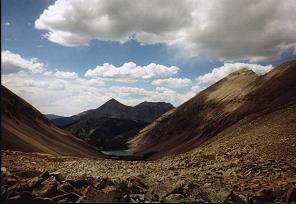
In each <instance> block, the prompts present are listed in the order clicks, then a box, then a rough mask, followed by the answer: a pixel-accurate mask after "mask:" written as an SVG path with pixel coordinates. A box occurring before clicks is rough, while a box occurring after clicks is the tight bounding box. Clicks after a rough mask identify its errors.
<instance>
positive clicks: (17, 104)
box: [1, 86, 102, 157]
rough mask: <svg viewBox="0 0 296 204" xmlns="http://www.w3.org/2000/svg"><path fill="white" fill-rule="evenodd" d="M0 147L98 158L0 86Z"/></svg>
mask: <svg viewBox="0 0 296 204" xmlns="http://www.w3.org/2000/svg"><path fill="white" fill-rule="evenodd" d="M1 94H2V95H1V96H2V97H1V99H2V100H1V108H2V118H1V133H2V134H1V135H2V136H1V148H2V149H4V150H5V149H9V150H17V151H24V152H41V153H49V154H52V155H56V156H61V155H68V156H78V157H102V155H101V154H100V153H99V152H98V151H96V149H95V148H93V147H92V146H91V145H89V144H87V143H85V142H84V141H83V140H81V139H78V138H76V137H74V136H73V135H71V134H69V133H68V132H65V131H63V130H61V129H59V128H58V127H56V126H55V125H53V124H52V123H51V122H50V121H49V120H48V119H47V118H46V117H45V116H44V115H43V114H42V113H40V112H39V111H38V110H37V109H36V108H34V107H33V106H31V105H30V104H29V103H27V102H26V101H25V100H23V99H21V98H20V97H18V96H17V95H15V94H14V93H12V92H11V91H10V90H8V89H7V88H6V87H4V86H1Z"/></svg>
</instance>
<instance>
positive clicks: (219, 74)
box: [196, 63, 273, 84]
mask: <svg viewBox="0 0 296 204" xmlns="http://www.w3.org/2000/svg"><path fill="white" fill-rule="evenodd" d="M243 68H246V69H249V70H252V71H254V72H255V73H256V74H258V75H262V74H265V73H267V72H269V71H270V70H271V69H273V66H272V65H267V66H262V65H259V64H246V63H224V66H221V67H218V68H214V69H213V70H212V72H210V73H207V74H204V75H201V76H199V77H198V78H197V79H196V80H197V82H198V84H213V83H215V82H217V81H219V80H220V79H222V78H224V77H226V76H227V75H228V74H230V73H232V72H235V71H238V70H240V69H243Z"/></svg>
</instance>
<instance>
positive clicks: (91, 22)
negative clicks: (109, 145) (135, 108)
mask: <svg viewBox="0 0 296 204" xmlns="http://www.w3.org/2000/svg"><path fill="white" fill-rule="evenodd" d="M138 2H139V3H137V2H136V1H133V0H132V1H123V3H120V2H119V1H113V0H111V1H106V0H90V1H85V2H84V4H83V5H84V6H80V5H81V2H79V1H76V0H73V1H66V0H58V1H54V0H42V1H39V0H2V1H1V3H2V17H1V31H2V48H1V49H2V53H1V54H2V58H3V57H4V60H3V59H2V75H1V78H2V81H3V84H4V85H6V86H7V87H8V88H10V89H12V91H14V92H16V93H17V94H19V95H20V96H22V97H24V98H25V99H26V100H28V101H29V102H30V103H32V104H33V105H34V106H36V107H37V108H38V109H39V110H41V111H42V112H44V113H55V114H60V115H72V114H76V113H78V112H80V111H83V110H85V109H89V108H95V107H98V106H99V105H101V104H102V103H104V102H105V101H106V100H108V99H109V98H111V97H113V98H117V99H118V100H119V101H122V102H123V103H126V104H128V105H135V104H137V103H139V102H141V101H143V100H151V101H163V100H164V101H167V102H171V103H173V104H174V105H175V106H177V105H179V104H181V103H182V102H184V101H186V100H188V99H189V98H190V97H192V96H194V94H196V93H198V91H200V90H202V89H203V88H206V87H207V86H208V85H210V84H211V83H214V82H215V81H217V80H219V79H220V78H221V77H224V76H225V75H227V74H229V73H230V72H232V71H235V70H237V69H239V68H240V67H248V68H250V69H253V70H259V71H258V72H260V70H263V71H268V70H270V69H271V68H270V66H271V67H275V66H277V65H278V64H280V63H282V62H284V61H287V60H291V59H295V45H296V40H295V36H293V35H294V34H295V33H293V32H294V31H295V27H296V26H294V25H293V24H295V22H296V21H295V20H296V19H295V15H294V14H291V15H290V16H285V15H283V13H284V12H287V11H286V9H293V8H295V3H294V4H293V1H289V0H287V2H285V4H286V5H284V6H281V5H279V4H277V3H276V1H274V2H273V3H270V4H271V5H266V4H259V3H258V2H256V1H254V2H252V1H250V2H249V3H248V4H247V5H246V2H245V1H238V3H231V2H229V1H226V2H221V5H215V6H219V9H220V10H221V12H220V13H219V12H218V13H219V14H215V15H217V16H215V15H211V12H213V11H212V10H211V8H212V7H213V5H211V4H209V3H206V1H193V0H191V1H189V0H188V1H184V2H182V3H180V1H164V2H165V4H164V5H165V6H164V5H160V1H159V0H154V1H151V3H148V2H147V1H146V2H140V1H138ZM197 2H198V4H197ZM140 3H141V4H140ZM289 4H290V5H289ZM50 5H52V6H51V7H49V6H50ZM77 5H78V6H77ZM254 5H256V6H257V7H258V8H260V9H255V10H254V9H248V8H253V7H252V6H254ZM287 5H288V6H287ZM161 6H162V7H165V8H162V7H161ZM242 7H243V8H246V10H247V11H243V12H242V11H236V9H237V8H242ZM257 7H256V8H257ZM289 7H290V8H289ZM69 8H70V9H69ZM192 8H194V9H195V10H194V9H192ZM139 10H141V11H142V12H139ZM147 10H149V12H148V11H147ZM46 11H49V12H47V13H46ZM229 11H231V12H234V13H232V14H233V15H235V14H236V13H235V12H238V13H239V14H240V15H241V16H242V17H241V18H240V19H233V18H231V19H230V18H229V16H228V15H230V14H229ZM271 11H272V12H273V13H276V15H272V16H268V15H267V16H266V15H263V14H266V13H269V12H271ZM145 12H148V13H145ZM292 13H293V12H292ZM172 14H174V16H172ZM100 15H101V16H100ZM244 15H245V16H244ZM106 16H107V17H106ZM253 16H255V17H253ZM84 18H85V19H84ZM223 19H224V20H223ZM229 21H233V22H232V24H231V23H228V22H229ZM278 23H280V24H279V25H281V26H284V28H285V29H283V28H281V27H279V28H276V25H278ZM257 24H258V25H257ZM232 25H235V26H232ZM269 25H274V26H275V28H273V27H272V26H269ZM293 27H294V28H293ZM240 30H241V32H242V33H240ZM217 31H218V32H217ZM262 33H268V35H262ZM261 35H262V36H261ZM254 36H255V37H254ZM257 36H258V37H257ZM246 39H247V40H246ZM128 62H133V63H134V65H130V66H131V67H127V66H123V65H124V64H125V63H128ZM225 62H227V63H228V65H227V66H226V65H225V64H224V63H225ZM104 63H108V64H109V65H112V67H113V69H112V68H110V66H103V64H104ZM239 63H240V64H239ZM149 64H153V65H151V66H152V67H150V68H147V65H149ZM155 65H161V66H163V71H161V68H159V66H155ZM97 66H99V67H97ZM96 67H97V69H96ZM174 67H177V71H176V72H173V71H172V70H173V68H174ZM214 68H219V69H220V70H221V72H222V74H220V75H219V76H218V75H217V74H215V73H213V69H214ZM88 70H92V72H89V74H88V76H86V72H87V71H88ZM104 70H105V71H104ZM118 70H122V71H118ZM135 70H137V71H135ZM143 70H146V71H145V72H144V71H143ZM58 71H59V73H57V72H58ZM142 71H143V72H142ZM123 72H126V73H123ZM110 74H111V75H110ZM206 74H210V75H207V78H209V77H210V78H209V79H208V81H206V80H203V82H201V79H202V77H204V76H205V75H206ZM211 77H212V78H211ZM168 79H169V80H168ZM203 79H205V77H204V78H203ZM20 81H21V82H22V83H21V82H20ZM47 83H48V84H47ZM50 84H54V85H50ZM69 90H70V91H69ZM41 98H42V99H41ZM53 98H54V99H55V98H56V100H53ZM61 98H62V99H61ZM65 103H67V104H69V107H66V108H65V107H64V106H65Z"/></svg>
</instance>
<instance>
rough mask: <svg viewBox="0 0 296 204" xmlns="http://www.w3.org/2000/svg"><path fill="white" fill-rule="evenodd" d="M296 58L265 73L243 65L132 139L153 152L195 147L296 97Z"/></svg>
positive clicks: (137, 148)
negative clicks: (243, 67)
mask: <svg viewBox="0 0 296 204" xmlns="http://www.w3.org/2000/svg"><path fill="white" fill-rule="evenodd" d="M295 78H296V61H290V62H287V63H284V64H282V65H281V66H279V67H277V68H275V69H274V70H272V71H271V72H269V73H267V74H266V75H263V76H257V75H256V74H255V73H253V72H252V71H249V70H246V69H242V70H240V71H238V72H235V73H232V74H230V75H229V76H227V77H225V78H224V79H222V80H220V81H219V82H217V83H215V84H214V85H212V86H211V87H209V88H207V89H206V90H204V91H202V92H200V93H199V94H197V95H196V96H195V97H193V98H192V99H191V100H189V101H188V102H186V103H184V104H182V105H181V106H180V107H178V108H176V109H174V110H172V111H171V112H169V113H167V114H164V115H163V116H161V117H160V118H159V119H157V120H156V121H155V122H154V123H152V124H151V125H149V126H147V127H146V128H145V129H143V130H142V131H141V132H140V133H139V134H138V135H137V136H136V137H135V138H133V139H132V140H131V141H129V145H130V147H131V148H132V150H133V151H134V152H135V153H136V154H138V155H145V154H148V155H152V156H151V157H150V158H159V157H161V156H165V155H170V154H173V153H182V152H186V151H188V150H191V149H193V148H195V147H197V146H199V145H201V144H202V143H204V142H205V141H207V140H209V139H210V138H212V137H214V136H215V135H217V134H218V133H220V132H222V131H223V130H225V129H226V128H228V127H231V126H232V125H234V124H235V123H236V122H238V121H240V120H241V119H243V118H245V117H246V116H248V115H251V114H253V113H260V112H261V114H267V113H268V112H272V111H275V110H278V109H281V108H282V107H283V106H285V105H287V104H294V103H295V101H296V99H295V98H296V93H295V89H296V81H295Z"/></svg>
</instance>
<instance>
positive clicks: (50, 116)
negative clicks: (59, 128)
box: [45, 114, 64, 120]
mask: <svg viewBox="0 0 296 204" xmlns="http://www.w3.org/2000/svg"><path fill="white" fill-rule="evenodd" d="M45 117H46V118H47V119H48V120H54V119H58V118H63V117H64V116H60V115H55V114H46V115H45Z"/></svg>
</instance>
